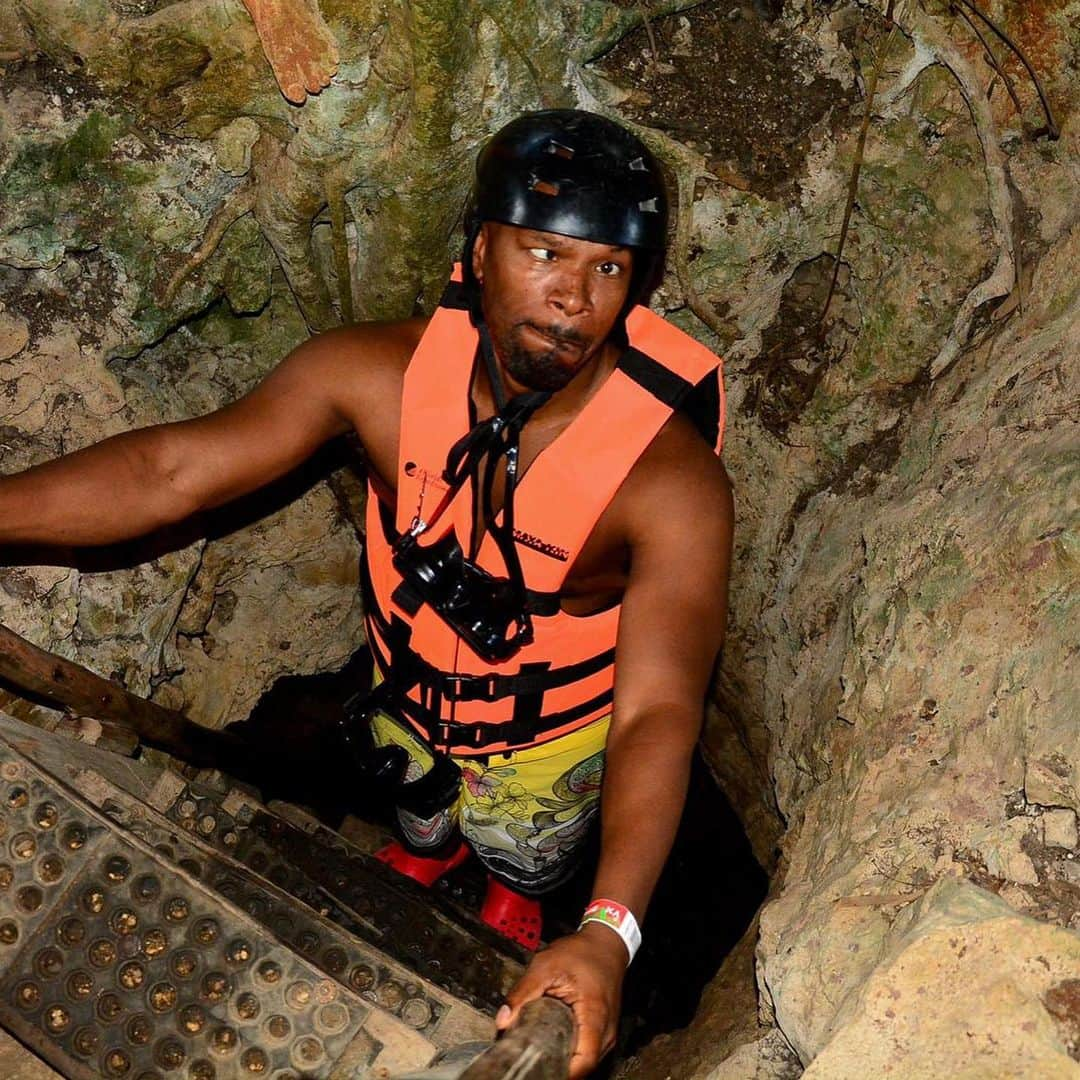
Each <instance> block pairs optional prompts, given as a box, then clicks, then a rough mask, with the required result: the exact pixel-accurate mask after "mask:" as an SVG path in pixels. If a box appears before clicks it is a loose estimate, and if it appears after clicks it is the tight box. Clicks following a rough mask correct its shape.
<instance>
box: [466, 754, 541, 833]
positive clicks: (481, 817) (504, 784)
mask: <svg viewBox="0 0 1080 1080" xmlns="http://www.w3.org/2000/svg"><path fill="white" fill-rule="evenodd" d="M514 776H517V769H515V768H513V767H512V766H509V765H504V766H501V767H497V768H494V769H485V770H484V771H483V772H477V771H475V770H474V769H472V768H470V767H469V766H468V765H465V766H463V767H462V770H461V778H462V780H463V781H464V783H465V787H466V788H467V789H468V792H469V794H470V795H471V796H472V797H473V799H474V800H475V804H474V806H475V810H476V811H479V813H477V814H476V820H477V823H478V824H485V825H491V824H495V823H496V822H497V821H498V819H499V818H507V817H510V818H514V819H515V820H518V821H521V820H523V819H524V818H525V817H526V816H527V815H528V813H529V793H528V791H526V789H525V787H524V785H522V784H521V783H520V782H519V781H517V780H512V779H511V777H514Z"/></svg>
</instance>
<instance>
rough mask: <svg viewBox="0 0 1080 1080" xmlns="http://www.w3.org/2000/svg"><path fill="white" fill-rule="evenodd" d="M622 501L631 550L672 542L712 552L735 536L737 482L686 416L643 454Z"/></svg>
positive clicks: (671, 424) (622, 518)
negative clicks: (734, 484) (734, 483)
mask: <svg viewBox="0 0 1080 1080" xmlns="http://www.w3.org/2000/svg"><path fill="white" fill-rule="evenodd" d="M618 504H619V505H618V513H619V519H620V525H621V526H622V528H623V529H625V535H626V537H627V540H628V542H629V544H630V546H631V549H635V548H639V547H641V546H643V545H644V546H650V547H651V546H654V545H660V546H663V545H665V544H666V543H668V542H671V543H678V544H680V545H687V544H689V545H692V547H693V549H695V550H700V549H706V550H707V549H708V548H709V547H711V546H712V545H714V544H716V543H717V542H723V541H725V540H729V539H730V532H731V522H732V516H733V498H732V490H731V482H730V480H729V479H728V475H727V472H726V470H725V469H724V465H723V462H722V461H721V460H720V458H719V457H717V455H716V454H715V453H714V452H713V450H712V447H710V446H709V445H708V444H707V443H706V442H705V440H704V439H703V438H702V437H701V435H700V434H699V433H698V431H697V430H696V429H695V428H694V426H693V425H692V424H691V422H690V421H689V420H687V419H686V418H685V417H684V416H681V415H675V416H673V417H672V418H671V419H670V420H669V421H668V423H667V424H666V425H665V426H664V428H663V429H662V430H661V432H660V433H659V435H657V437H656V438H655V439H654V440H653V441H652V443H651V444H650V446H649V448H648V449H647V450H646V451H645V453H644V454H642V456H641V458H640V459H639V460H638V462H637V464H636V465H635V466H634V468H633V469H632V470H631V472H630V474H629V476H627V478H626V482H625V483H624V484H623V486H622V488H621V489H620V491H619V496H618ZM688 553H689V552H688Z"/></svg>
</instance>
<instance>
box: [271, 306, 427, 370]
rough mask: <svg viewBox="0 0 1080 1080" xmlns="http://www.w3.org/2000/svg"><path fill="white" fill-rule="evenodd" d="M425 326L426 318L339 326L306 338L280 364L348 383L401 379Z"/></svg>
mask: <svg viewBox="0 0 1080 1080" xmlns="http://www.w3.org/2000/svg"><path fill="white" fill-rule="evenodd" d="M426 326H427V320H426V319H402V320H401V321H399V322H380V323H358V324H357V325H355V326H341V327H338V328H337V329H334V330H326V331H324V332H323V333H321V334H316V335H315V337H312V338H309V339H308V340H307V341H305V342H303V343H302V344H301V345H298V346H297V347H296V348H295V349H293V351H292V352H291V353H289V355H288V356H287V357H286V358H285V360H284V361H283V362H282V363H283V364H288V365H291V366H295V367H297V368H303V369H304V370H305V371H306V372H307V373H308V375H309V376H310V377H312V378H327V379H335V380H340V379H342V378H343V377H344V378H345V381H346V382H347V383H349V384H351V383H353V382H354V381H358V382H364V381H369V380H377V379H383V378H394V377H395V376H396V377H397V378H398V380H399V381H400V376H401V373H402V372H404V370H405V368H406V367H407V366H408V363H409V357H411V356H412V354H413V352H414V351H415V349H416V346H417V345H418V344H419V342H420V338H421V337H422V336H423V333H424V328H425V327H426ZM350 376H351V377H350ZM358 376H363V378H362V379H358V378H357V377H358ZM337 384H338V385H341V384H340V382H338V383H337Z"/></svg>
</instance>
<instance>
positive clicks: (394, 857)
mask: <svg viewBox="0 0 1080 1080" xmlns="http://www.w3.org/2000/svg"><path fill="white" fill-rule="evenodd" d="M468 857H469V845H468V844H466V843H465V842H464V841H462V843H461V847H459V848H458V849H457V851H455V852H454V854H453V855H451V856H450V858H448V859H426V858H424V856H423V855H414V854H413V853H412V852H411V851H406V850H405V848H403V847H402V846H401V844H399V843H398V842H397V841H396V840H395V841H394V842H393V843H392V844H387V845H386V847H384V848H383V849H382V850H381V851H376V852H375V858H376V859H378V860H379V862H384V863H386V865H387V866H390V867H393V869H395V870H396V871H397V872H398V873H399V874H404V875H405V876H406V877H409V878H412V879H413V881H418V882H420V884H421V885H423V886H424V887H425V888H428V889H430V888H431V886H432V885H434V884H435V882H436V881H438V880H439V878H441V877H442V876H443V875H444V874H449V873H450V871H451V870H453V869H454V868H455V867H458V866H460V865H461V864H462V863H463V862H464V861H465V860H466V859H467V858H468Z"/></svg>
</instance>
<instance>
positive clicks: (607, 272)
mask: <svg viewBox="0 0 1080 1080" xmlns="http://www.w3.org/2000/svg"><path fill="white" fill-rule="evenodd" d="M597 270H599V271H600V273H601V274H603V275H604V277H618V276H619V274H621V273H622V267H621V266H620V265H619V264H618V263H617V262H605V263H601V264H600V265H599V266H598V267H597Z"/></svg>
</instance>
